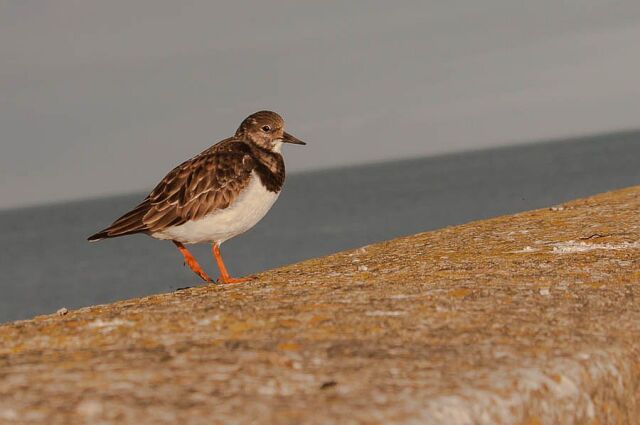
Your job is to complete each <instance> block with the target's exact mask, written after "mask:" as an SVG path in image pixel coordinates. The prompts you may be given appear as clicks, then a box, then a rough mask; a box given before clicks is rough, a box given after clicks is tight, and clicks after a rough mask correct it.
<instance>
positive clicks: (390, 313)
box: [366, 310, 407, 317]
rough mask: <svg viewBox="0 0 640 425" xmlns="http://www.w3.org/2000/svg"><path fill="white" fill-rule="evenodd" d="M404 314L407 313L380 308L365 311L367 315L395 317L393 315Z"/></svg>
mask: <svg viewBox="0 0 640 425" xmlns="http://www.w3.org/2000/svg"><path fill="white" fill-rule="evenodd" d="M405 314H407V312H406V311H381V310H376V311H367V312H366V315H367V316H391V317H395V316H404V315H405Z"/></svg>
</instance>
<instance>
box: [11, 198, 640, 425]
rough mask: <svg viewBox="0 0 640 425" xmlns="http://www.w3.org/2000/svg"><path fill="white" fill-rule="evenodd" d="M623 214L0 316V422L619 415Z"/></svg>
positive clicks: (627, 296) (626, 279)
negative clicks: (245, 279) (22, 316)
mask: <svg viewBox="0 0 640 425" xmlns="http://www.w3.org/2000/svg"><path fill="white" fill-rule="evenodd" d="M639 211H640V187H635V188H629V189H623V190H619V191H616V192H611V193H606V194H601V195H598V196H595V197H592V198H588V199H583V200H577V201H574V202H570V203H567V204H564V205H561V206H557V207H553V208H549V209H544V210H537V211H531V212H526V213H522V214H518V215H514V216H505V217H498V218H495V219H491V220H486V221H479V222H473V223H469V224H466V225H462V226H457V227H451V228H445V229H442V230H439V231H435V232H428V233H423V234H418V235H414V236H409V237H405V238H400V239H395V240H392V241H388V242H382V243H379V244H375V245H370V246H367V247H363V248H360V249H357V250H353V251H348V252H342V253H338V254H335V255H331V256H328V257H324V258H318V259H313V260H309V261H306V262H303V263H299V264H294V265H291V266H287V267H284V268H281V269H277V270H272V271H267V272H265V273H263V274H261V275H259V279H258V280H257V281H255V282H252V283H248V284H240V285H229V286H222V285H209V286H200V287H195V288H191V289H185V290H181V291H177V292H175V293H170V294H163V295H157V296H151V297H146V298H141V299H134V300H129V301H122V302H118V303H114V304H111V305H102V306H94V307H89V308H84V309H81V310H76V311H68V312H66V311H65V313H64V314H62V313H60V312H58V314H55V313H54V314H52V315H50V316H41V317H37V318H35V319H33V320H28V321H21V322H15V323H10V324H6V325H3V326H0V341H1V344H0V423H3V424H5V423H7V424H13V423H46V424H75V423H87V424H144V423H153V424H175V423H190V424H217V423H220V424H222V423H247V424H248V423H261V424H262V423H267V424H268V423H273V424H298V423H312V424H313V423H318V424H320V423H323V424H326V423H329V424H331V423H340V424H376V423H385V424H389V423H398V424H400V423H403V424H405V423H406V424H417V423H428V424H449V425H452V424H492V425H493V424H526V425H542V424H545V425H546V424H563V425H567V424H590V425H604V424H633V423H637V418H638V417H640V404H639V403H640V392H639V390H640V387H639V382H640V380H639V379H638V378H639V377H640V376H639V375H640V308H639V305H638V300H639V299H640V285H639V282H640V257H639V255H640V215H639V214H638V212H639ZM150 266H152V265H150ZM194 280H195V278H194Z"/></svg>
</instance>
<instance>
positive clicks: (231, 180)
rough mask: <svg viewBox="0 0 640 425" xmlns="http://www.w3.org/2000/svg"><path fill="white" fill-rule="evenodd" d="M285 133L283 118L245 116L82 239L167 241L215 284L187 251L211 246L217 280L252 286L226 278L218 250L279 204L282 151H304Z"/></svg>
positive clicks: (262, 113)
mask: <svg viewBox="0 0 640 425" xmlns="http://www.w3.org/2000/svg"><path fill="white" fill-rule="evenodd" d="M284 127H285V125H284V120H283V118H282V117H281V116H280V115H278V114H277V113H275V112H272V111H267V110H265V111H259V112H255V113H253V114H251V115H249V116H248V117H247V118H245V119H244V120H243V121H242V123H241V124H240V126H239V127H238V129H237V130H236V132H235V134H234V135H233V136H232V137H229V138H227V139H224V140H221V141H220V142H218V143H216V144H214V145H213V146H211V147H209V148H208V149H206V150H204V151H203V152H201V153H199V154H198V155H196V156H194V157H192V158H191V159H189V160H187V161H185V162H183V163H182V164H180V165H178V166H177V167H175V168H174V169H173V170H171V171H170V172H169V173H168V174H167V175H166V176H165V177H164V178H163V179H162V180H161V181H160V183H158V184H157V185H156V186H155V188H154V189H153V190H152V191H151V192H150V193H149V194H148V195H147V196H146V197H145V198H144V200H143V201H142V202H141V203H140V204H139V205H138V206H136V207H135V208H133V209H132V210H131V211H129V212H128V213H126V214H124V215H123V216H122V217H120V218H118V219H117V220H116V221H114V222H113V224H111V225H110V226H109V227H107V228H106V229H104V230H101V231H99V232H98V233H96V234H94V235H92V236H90V237H89V238H88V240H89V241H90V242H95V241H99V240H103V239H108V238H115V237H119V236H126V235H132V234H137V233H142V234H146V235H149V236H151V237H152V238H155V239H160V240H170V241H172V242H173V243H174V244H175V246H176V247H177V248H178V250H179V251H180V253H181V254H182V256H183V258H184V263H185V264H186V265H187V266H189V268H190V269H191V270H192V271H193V272H194V273H195V274H196V275H198V276H199V277H200V278H201V279H202V280H204V281H205V282H210V283H213V282H214V281H213V280H212V279H211V278H210V277H209V276H208V275H207V274H206V273H205V272H204V270H203V269H202V267H200V265H199V264H198V262H197V260H196V259H195V257H194V256H193V255H192V254H191V253H190V252H189V250H188V249H187V248H186V246H185V245H189V244H196V243H210V244H211V247H212V253H213V257H214V258H215V260H216V263H217V265H218V269H219V271H220V278H219V279H218V280H217V281H216V282H218V283H223V284H230V283H241V282H246V281H249V280H251V279H252V277H245V278H234V277H231V275H230V274H229V271H228V270H227V268H226V266H225V264H224V262H223V260H222V255H221V253H220V245H221V244H222V243H223V242H225V241H228V240H229V239H231V238H233V237H235V236H238V235H240V234H242V233H244V232H246V231H247V230H249V229H250V228H252V227H253V226H254V225H255V224H256V223H258V222H259V221H260V220H261V219H262V218H263V217H264V216H265V215H266V214H267V212H268V211H269V209H270V208H271V207H272V206H273V204H274V203H275V201H276V200H277V199H278V196H279V195H280V192H281V190H282V187H283V184H284V180H285V166H284V159H283V156H282V153H281V152H282V145H283V144H284V143H291V144H295V145H306V143H305V142H303V141H302V140H300V139H298V138H297V137H295V136H293V135H291V134H289V133H287V132H286V131H284Z"/></svg>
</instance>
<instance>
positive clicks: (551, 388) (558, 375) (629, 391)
mask: <svg viewBox="0 0 640 425" xmlns="http://www.w3.org/2000/svg"><path fill="white" fill-rule="evenodd" d="M635 354H637V353H633V352H630V350H629V349H628V348H627V349H625V348H624V347H612V348H610V349H607V350H593V351H590V352H581V353H577V354H575V355H574V356H573V357H571V358H559V359H552V360H550V361H549V362H548V363H546V364H542V365H540V364H539V365H532V366H530V367H522V368H518V369H508V368H502V369H498V370H493V371H488V372H485V373H484V374H483V373H482V372H481V373H474V372H469V373H467V374H466V377H465V378H466V380H470V381H471V382H473V380H474V379H476V380H477V379H478V378H480V376H481V375H484V376H483V380H485V379H487V378H488V379H489V380H490V381H491V382H492V383H493V384H492V385H491V386H489V387H485V388H480V387H474V386H473V385H472V386H468V387H464V388H462V389H461V390H460V391H458V392H457V393H456V394H451V395H444V396H440V397H436V398H434V399H431V400H428V401H427V403H426V405H424V404H422V402H420V401H418V400H416V401H414V402H411V403H409V404H410V405H413V406H411V407H412V408H413V410H414V411H415V412H417V415H416V417H415V418H414V419H412V420H410V421H408V422H407V423H409V424H422V423H433V424H448V425H467V424H468V425H494V424H496V423H505V424H506V423H520V424H527V425H535V424H545V425H550V424H559V425H560V424H563V425H573V424H576V425H579V424H594V425H595V424H609V423H616V424H617V423H634V422H635V419H636V418H638V417H639V415H640V410H639V409H638V404H637V403H636V399H637V396H638V392H639V390H640V388H639V379H640V374H639V372H640V370H639V369H638V356H637V355H635ZM416 404H420V405H416Z"/></svg>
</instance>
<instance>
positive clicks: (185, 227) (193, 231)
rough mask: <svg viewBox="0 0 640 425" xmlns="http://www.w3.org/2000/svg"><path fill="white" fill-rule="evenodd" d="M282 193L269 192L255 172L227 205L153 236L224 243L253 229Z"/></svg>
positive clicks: (179, 240) (193, 241)
mask: <svg viewBox="0 0 640 425" xmlns="http://www.w3.org/2000/svg"><path fill="white" fill-rule="evenodd" d="M279 194H280V193H279V192H278V193H274V192H270V191H268V190H267V189H266V188H265V187H264V186H263V185H262V183H261V182H260V178H259V177H258V176H257V175H256V174H255V173H253V174H252V175H251V182H250V183H249V185H248V186H247V187H246V188H245V189H244V190H243V191H242V193H240V196H238V197H237V198H236V200H235V201H234V202H233V203H232V204H231V205H230V206H228V207H227V208H225V209H223V210H218V211H215V212H213V213H211V214H209V215H207V216H205V217H203V218H201V219H198V220H195V221H189V222H186V223H184V224H181V225H179V226H173V227H169V228H167V229H164V230H162V231H161V232H157V233H153V234H152V235H151V236H152V237H154V238H156V239H171V240H175V241H178V242H182V243H200V242H218V243H222V242H224V241H226V240H229V239H231V238H233V237H234V236H237V235H239V234H241V233H244V232H246V231H247V230H249V229H250V228H252V227H253V226H254V225H255V224H256V223H257V222H258V221H260V220H261V219H262V217H264V216H265V214H267V212H268V211H269V209H271V207H272V206H273V203H274V202H275V201H276V199H278V195H279Z"/></svg>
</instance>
